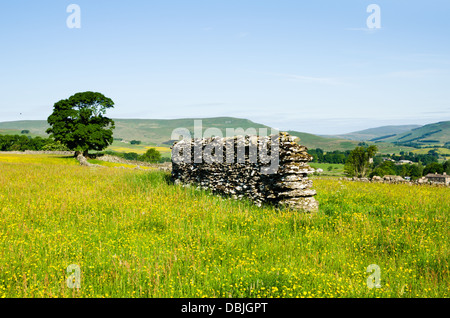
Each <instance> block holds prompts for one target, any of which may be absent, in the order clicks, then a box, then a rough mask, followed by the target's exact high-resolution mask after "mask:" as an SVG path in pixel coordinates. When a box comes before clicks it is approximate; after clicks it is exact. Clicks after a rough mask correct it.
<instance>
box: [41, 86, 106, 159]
mask: <svg viewBox="0 0 450 318" xmlns="http://www.w3.org/2000/svg"><path fill="white" fill-rule="evenodd" d="M112 107H114V102H113V101H112V100H111V99H110V98H107V97H105V96H104V95H102V94H101V93H95V92H84V93H77V94H75V95H73V96H71V97H69V98H68V99H63V100H60V101H59V102H57V103H55V105H54V108H53V113H52V114H51V115H50V116H49V117H48V119H47V121H48V123H49V125H50V128H49V129H47V133H49V134H51V136H52V137H53V138H54V139H55V140H56V141H59V142H61V143H62V144H64V145H66V146H67V147H68V148H69V149H71V150H75V151H78V152H82V153H84V154H87V152H88V151H89V150H98V151H101V150H103V149H105V148H106V147H108V146H109V145H110V144H111V143H112V142H113V129H114V121H113V120H111V119H109V118H107V117H105V116H104V115H105V113H106V110H107V109H109V108H112Z"/></svg>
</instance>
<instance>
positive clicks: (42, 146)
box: [0, 135, 68, 151]
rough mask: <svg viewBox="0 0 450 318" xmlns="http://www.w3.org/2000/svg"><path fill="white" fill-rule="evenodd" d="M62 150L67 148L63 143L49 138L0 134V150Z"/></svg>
mask: <svg viewBox="0 0 450 318" xmlns="http://www.w3.org/2000/svg"><path fill="white" fill-rule="evenodd" d="M25 150H35V151H40V150H42V151H64V150H68V149H67V148H66V147H64V145H62V144H60V143H58V142H56V141H55V140H53V139H51V138H42V137H35V138H31V137H29V136H23V135H4V136H3V135H0V151H25Z"/></svg>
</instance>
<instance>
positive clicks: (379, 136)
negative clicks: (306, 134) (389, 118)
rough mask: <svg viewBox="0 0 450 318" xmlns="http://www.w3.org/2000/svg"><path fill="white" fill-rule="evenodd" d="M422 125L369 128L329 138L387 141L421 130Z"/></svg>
mask: <svg viewBox="0 0 450 318" xmlns="http://www.w3.org/2000/svg"><path fill="white" fill-rule="evenodd" d="M419 127H421V126H420V125H399V126H382V127H376V128H369V129H364V130H360V131H354V132H351V133H348V134H343V135H332V136H327V137H333V138H344V139H349V140H359V141H385V139H386V138H389V137H393V136H395V135H398V134H402V133H404V132H409V131H410V130H411V129H415V128H419Z"/></svg>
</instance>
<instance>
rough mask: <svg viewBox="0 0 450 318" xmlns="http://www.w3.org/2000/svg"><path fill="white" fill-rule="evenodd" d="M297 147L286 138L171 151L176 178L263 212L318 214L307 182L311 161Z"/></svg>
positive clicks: (185, 145) (208, 142) (196, 143)
mask: <svg viewBox="0 0 450 318" xmlns="http://www.w3.org/2000/svg"><path fill="white" fill-rule="evenodd" d="M295 141H296V140H295V137H292V136H290V135H289V134H287V133H280V134H279V135H272V136H259V137H258V136H245V137H244V136H237V137H231V138H229V137H227V138H219V137H214V138H203V139H191V140H181V141H179V142H177V143H175V144H174V146H173V147H172V148H173V149H172V178H173V180H174V182H175V183H176V184H178V183H181V184H195V185H197V186H199V187H200V188H202V189H210V190H211V191H213V192H218V193H222V194H226V195H230V196H231V197H233V198H234V199H241V198H244V197H247V198H249V199H250V200H252V201H253V202H254V203H255V204H256V205H258V206H260V205H261V204H262V203H269V204H274V205H284V206H289V207H290V208H292V209H298V210H306V211H314V210H317V208H318V203H317V201H316V200H315V199H314V196H315V195H316V192H315V191H314V190H313V189H311V187H312V181H311V180H309V179H308V173H311V172H313V171H314V170H312V169H311V168H310V167H309V165H308V162H309V161H311V160H312V157H311V156H310V155H309V154H308V153H307V148H306V147H304V146H300V145H299V144H297V143H296V142H295ZM180 149H184V151H186V150H189V151H190V155H189V153H188V154H186V153H183V151H182V150H180ZM212 149H214V150H212ZM243 150H245V152H244V151H243ZM183 154H184V155H185V156H183ZM175 158H177V159H176V160H175Z"/></svg>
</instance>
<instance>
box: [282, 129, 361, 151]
mask: <svg viewBox="0 0 450 318" xmlns="http://www.w3.org/2000/svg"><path fill="white" fill-rule="evenodd" d="M287 132H288V133H289V134H291V135H292V136H296V137H299V138H300V144H302V145H303V146H306V147H308V148H309V149H315V148H321V149H323V150H325V151H333V150H341V151H345V150H352V149H354V148H355V147H356V146H358V144H359V141H355V140H347V139H342V138H341V139H338V138H330V137H321V136H317V135H313V134H308V133H302V132H298V131H293V130H289V131H287Z"/></svg>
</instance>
